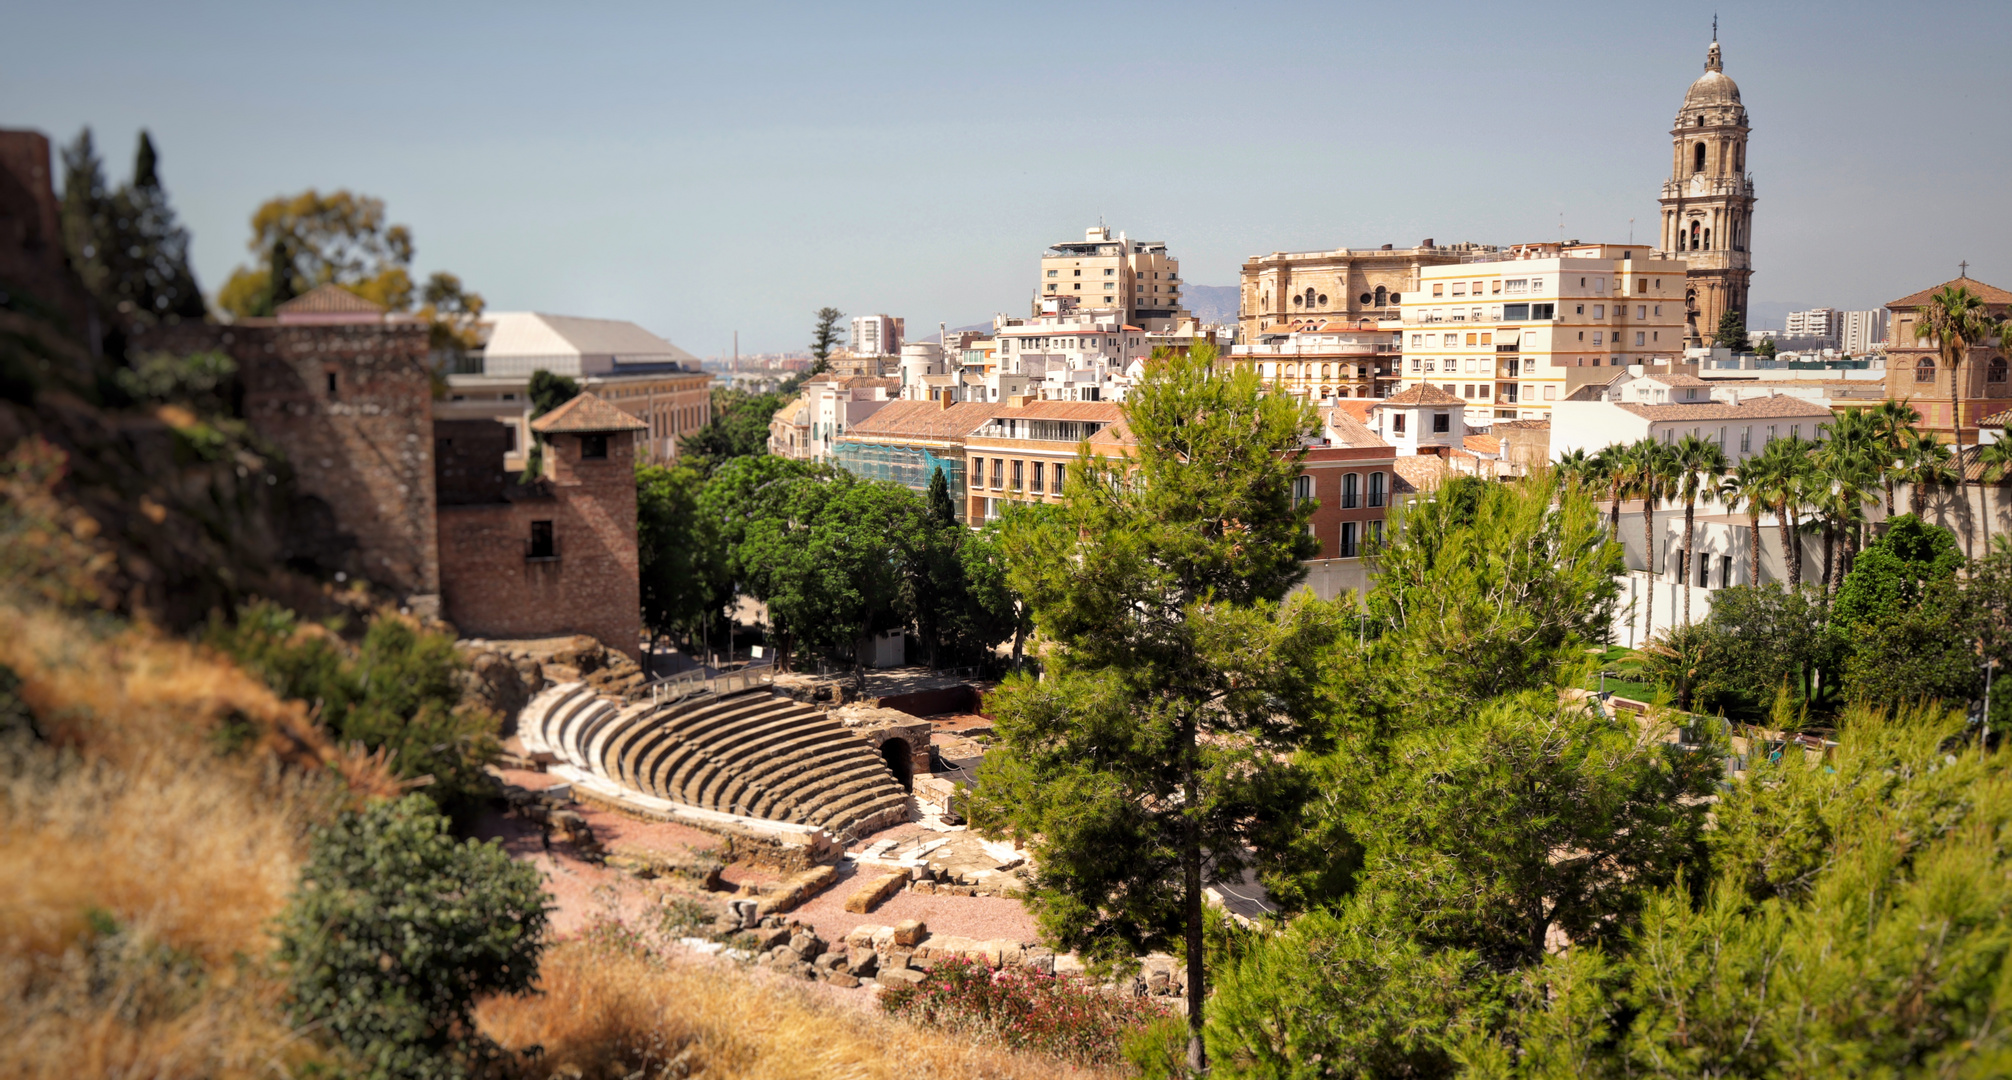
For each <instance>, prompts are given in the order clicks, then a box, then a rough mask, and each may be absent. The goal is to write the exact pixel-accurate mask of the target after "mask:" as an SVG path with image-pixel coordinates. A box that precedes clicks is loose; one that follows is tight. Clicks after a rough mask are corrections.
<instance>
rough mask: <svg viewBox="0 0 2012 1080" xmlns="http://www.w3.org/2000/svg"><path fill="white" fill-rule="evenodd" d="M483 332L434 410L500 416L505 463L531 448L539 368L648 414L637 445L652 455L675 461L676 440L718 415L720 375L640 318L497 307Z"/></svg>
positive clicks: (462, 416)
mask: <svg viewBox="0 0 2012 1080" xmlns="http://www.w3.org/2000/svg"><path fill="white" fill-rule="evenodd" d="M479 333H480V336H481V344H480V346H479V347H478V348H476V349H475V350H473V351H472V352H470V353H469V354H468V355H467V356H465V357H462V358H460V359H459V360H458V361H456V363H455V366H454V368H453V370H452V371H450V372H449V373H448V375H447V388H446V394H445V396H444V397H443V398H441V399H440V400H439V401H436V402H434V405H433V412H434V415H435V416H438V417H440V418H441V419H443V420H476V419H486V420H494V421H496V422H497V423H499V424H502V425H503V426H504V427H505V428H507V429H508V431H507V434H506V435H505V446H506V447H507V452H506V454H505V457H504V462H505V466H504V467H505V468H507V469H512V470H520V469H522V468H524V464H525V460H526V455H527V453H528V452H529V450H530V446H531V426H530V425H531V395H530V385H531V376H532V375H533V374H534V373H535V372H538V371H549V372H551V373H552V374H554V375H564V376H566V377H568V378H570V379H572V380H574V381H575V382H577V383H579V384H580V387H581V389H583V390H588V391H591V392H593V394H594V395H595V396H596V397H598V398H600V399H601V400H602V401H604V402H606V403H607V404H609V405H613V406H615V407H616V408H618V409H620V410H622V411H623V412H625V413H628V414H629V415H630V416H633V417H635V418H636V419H638V420H641V421H642V422H643V424H644V425H645V428H644V430H643V431H641V432H639V433H638V434H637V436H636V438H635V440H634V452H635V453H636V454H637V456H639V457H641V458H643V459H644V460H646V461H649V460H654V461H673V460H676V459H677V456H678V440H680V439H682V438H684V437H685V436H686V435H689V434H691V433H693V432H696V431H697V430H698V429H700V428H702V427H704V426H706V425H707V424H709V423H711V422H712V383H713V377H712V376H711V375H708V374H706V373H705V372H703V371H701V370H699V358H698V357H696V356H693V355H692V354H691V353H688V352H686V351H685V350H683V349H680V348H678V347H677V346H676V345H673V344H671V343H670V342H668V341H666V340H664V339H663V338H661V337H658V336H657V335H655V334H652V333H650V332H649V331H648V330H645V329H643V328H642V327H640V326H637V325H636V324H635V323H632V322H626V321H624V320H621V319H585V318H578V317H575V316H570V315H546V314H542V313H539V312H531V311H500V312H494V313H492V314H489V315H486V316H484V317H483V319H482V320H481V323H480V324H479Z"/></svg>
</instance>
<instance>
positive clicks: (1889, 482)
mask: <svg viewBox="0 0 2012 1080" xmlns="http://www.w3.org/2000/svg"><path fill="white" fill-rule="evenodd" d="M1879 479H1880V480H1881V481H1883V482H1884V483H1885V484H1886V517H1887V520H1889V521H1890V520H1892V518H1893V470H1892V469H1891V468H1886V469H1881V470H1879Z"/></svg>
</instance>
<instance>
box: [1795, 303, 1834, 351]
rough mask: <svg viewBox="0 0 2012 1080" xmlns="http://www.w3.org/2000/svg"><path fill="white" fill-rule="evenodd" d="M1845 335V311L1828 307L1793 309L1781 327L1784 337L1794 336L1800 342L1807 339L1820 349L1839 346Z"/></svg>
mask: <svg viewBox="0 0 2012 1080" xmlns="http://www.w3.org/2000/svg"><path fill="white" fill-rule="evenodd" d="M1843 335H1844V313H1843V312H1841V311H1839V310H1837V309H1836V308H1827V307H1820V308H1810V309H1809V310H1808V311H1791V312H1789V313H1788V318H1787V319H1786V320H1784V321H1783V323H1782V329H1781V336H1782V337H1784V338H1794V339H1796V340H1797V341H1798V342H1799V343H1800V342H1805V341H1806V342H1809V343H1810V344H1812V345H1813V346H1814V347H1815V348H1819V349H1835V348H1837V345H1838V341H1839V340H1840V339H1841V338H1842V337H1843Z"/></svg>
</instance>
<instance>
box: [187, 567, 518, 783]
mask: <svg viewBox="0 0 2012 1080" xmlns="http://www.w3.org/2000/svg"><path fill="white" fill-rule="evenodd" d="M209 641H210V644H212V645H214V646H216V647H217V648H219V649H221V650H222V651H224V652H226V653H229V654H230V655H231V656H232V657H234V658H236V659H237V661H238V662H239V663H241V664H243V665H244V666H245V667H247V668H249V669H251V670H252V671H254V672H256V673H257V674H258V675H259V677H260V678H263V679H264V680H265V681H266V683H267V685H269V686H271V687H272V688H273V690H274V691H275V692H277V693H279V694H281V695H283V696H286V697H290V698H297V699H299V700H301V701H305V702H307V703H308V705H309V706H310V707H313V708H315V709H318V710H319V711H320V716H321V721H322V723H323V724H325V725H327V727H328V729H329V731H330V733H331V734H333V735H334V736H335V737H336V739H337V740H339V741H341V742H360V743H362V744H363V745H365V746H367V747H369V748H370V749H372V750H377V749H384V750H386V751H388V752H389V754H390V756H391V765H392V768H394V769H395V770H397V772H398V774H399V775H400V776H403V777H406V778H408V779H416V778H418V777H428V778H430V781H431V782H430V784H429V786H428V787H427V788H426V794H427V795H429V796H430V797H431V798H432V799H433V801H434V802H435V803H437V804H438V805H439V807H440V808H441V809H442V810H444V811H446V812H448V813H450V814H456V815H460V814H464V813H466V812H467V811H468V810H470V809H471V808H473V807H474V806H475V805H476V804H477V803H478V802H479V801H480V800H481V798H482V797H483V796H484V795H486V794H487V793H488V792H489V790H490V786H491V785H490V782H489V778H488V775H487V774H486V773H484V772H483V766H484V765H487V764H488V763H489V762H491V761H493V760H494V759H495V757H496V753H497V742H496V736H495V718H494V717H493V716H491V715H490V714H489V713H488V712H487V711H486V710H483V709H480V708H468V707H463V706H461V705H460V698H461V690H460V687H459V685H458V684H457V682H456V675H457V673H458V672H459V670H460V667H461V659H460V657H459V656H458V655H457V654H456V653H455V651H454V642H453V641H452V640H451V639H450V638H449V637H448V636H447V635H445V634H437V633H433V632H430V631H427V630H423V629H420V628H419V627H418V626H416V625H414V624H413V623H412V622H410V621H408V620H406V619H404V618H401V617H399V616H396V615H379V616H377V617H375V618H373V619H372V620H371V621H370V626H369V628H368V629H367V630H365V631H364V635H363V640H362V641H361V642H360V643H359V644H358V645H357V646H356V647H354V648H351V647H350V646H349V645H348V644H347V643H345V642H344V641H343V640H342V639H341V638H339V637H338V636H336V634H335V633H334V632H332V631H331V630H329V629H328V628H326V627H323V626H319V625H315V624H312V623H303V622H301V621H300V620H299V618H298V617H296V616H295V615H294V613H293V612H291V611H288V610H286V609H285V608H282V607H279V606H277V605H274V604H269V603H258V604H253V605H250V606H249V607H246V608H245V609H244V610H242V611H241V612H239V615H238V620H237V622H236V623H235V624H234V625H225V624H223V623H222V622H218V623H215V624H213V625H212V626H211V628H210V634H209Z"/></svg>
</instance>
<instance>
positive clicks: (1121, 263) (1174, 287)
mask: <svg viewBox="0 0 2012 1080" xmlns="http://www.w3.org/2000/svg"><path fill="white" fill-rule="evenodd" d="M1057 297H1066V298H1070V299H1073V300H1074V301H1075V302H1076V304H1077V307H1078V308H1079V309H1080V310H1083V311H1087V312H1111V313H1113V314H1114V315H1115V316H1116V318H1117V320H1118V321H1119V322H1120V323H1129V324H1132V325H1134V326H1138V327H1141V328H1142V329H1146V330H1167V329H1172V328H1173V325H1174V323H1175V322H1177V321H1178V320H1180V319H1181V318H1184V317H1186V316H1187V315H1188V311H1187V309H1186V308H1184V307H1182V306H1181V261H1180V260H1179V259H1176V258H1174V257H1173V256H1172V255H1170V254H1168V253H1167V245H1166V244H1165V243H1164V242H1162V241H1158V240H1133V239H1130V238H1128V237H1126V236H1125V234H1124V233H1122V232H1121V233H1119V234H1118V235H1117V236H1115V237H1113V236H1112V235H1111V230H1110V229H1109V228H1106V227H1105V226H1102V225H1099V226H1096V227H1094V228H1090V229H1085V230H1084V231H1083V239H1082V240H1080V241H1078V240H1065V241H1063V242H1061V243H1058V244H1054V245H1051V246H1050V247H1049V248H1048V250H1046V251H1044V252H1042V253H1041V278H1040V280H1039V281H1038V282H1037V283H1036V284H1035V286H1034V302H1035V310H1036V311H1039V310H1040V304H1041V302H1042V301H1045V300H1049V299H1053V298H1057Z"/></svg>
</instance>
